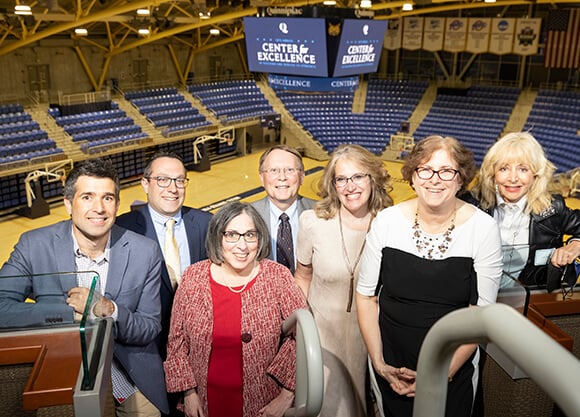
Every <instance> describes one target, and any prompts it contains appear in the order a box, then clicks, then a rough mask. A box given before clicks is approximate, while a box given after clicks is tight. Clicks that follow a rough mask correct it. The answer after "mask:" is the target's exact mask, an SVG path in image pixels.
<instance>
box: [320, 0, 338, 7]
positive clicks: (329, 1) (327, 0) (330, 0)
mask: <svg viewBox="0 0 580 417" xmlns="http://www.w3.org/2000/svg"><path fill="white" fill-rule="evenodd" d="M322 4H324V5H325V6H336V0H324V1H323V2H322Z"/></svg>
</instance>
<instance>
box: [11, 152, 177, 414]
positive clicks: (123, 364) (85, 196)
mask: <svg viewBox="0 0 580 417" xmlns="http://www.w3.org/2000/svg"><path fill="white" fill-rule="evenodd" d="M64 205H65V208H66V210H67V212H68V214H69V215H70V216H71V219H70V220H66V221H63V222H60V223H57V224H54V225H51V226H47V227H43V228H40V229H36V230H32V231H29V232H26V233H24V234H22V236H21V237H20V239H19V241H18V243H17V244H16V246H15V247H14V251H13V252H12V254H11V255H10V258H9V259H8V261H7V262H6V263H5V264H4V265H3V266H2V269H0V276H4V277H6V276H13V275H25V276H28V277H20V278H3V279H0V327H14V326H37V325H47V324H54V323H73V322H74V321H75V316H76V317H77V318H78V316H79V315H80V314H81V313H82V312H83V310H84V306H85V304H86V300H87V295H88V291H89V290H88V288H86V287H82V283H80V282H77V279H79V280H80V278H79V277H77V275H78V276H80V275H81V274H68V275H60V276H59V277H58V278H56V279H54V278H53V279H51V277H50V276H38V275H36V274H43V273H44V274H47V273H55V272H69V271H89V270H91V271H96V272H97V273H98V274H99V276H100V279H101V282H100V294H99V295H100V296H101V297H102V298H101V297H99V298H100V302H99V303H98V305H99V308H98V309H97V308H94V309H93V311H92V312H91V314H92V315H93V316H97V317H98V316H101V317H112V318H113V320H114V323H115V324H114V337H115V345H114V357H113V366H112V375H113V394H114V396H115V398H116V400H117V403H116V406H117V409H118V410H119V411H127V412H140V413H141V414H139V415H143V416H151V417H153V416H159V415H160V411H161V412H167V411H168V408H169V407H168V404H167V396H166V392H165V391H166V390H165V378H164V373H163V364H162V360H161V357H160V355H159V352H158V350H157V346H156V344H155V339H156V337H157V335H158V334H159V332H160V330H161V303H160V297H159V287H160V276H161V266H162V255H161V253H160V251H159V248H158V247H157V245H155V243H154V242H152V241H151V240H150V239H147V238H144V237H143V236H140V235H138V234H136V233H133V232H130V231H128V230H125V229H123V228H120V227H118V226H115V225H114V222H115V215H116V213H117V209H118V207H119V179H118V176H117V173H116V171H115V169H114V167H113V165H112V164H111V162H110V161H104V160H101V159H94V160H87V161H84V162H83V163H81V164H79V165H77V166H75V168H74V169H73V170H72V171H71V173H70V175H69V176H68V178H67V180H66V183H65V188H64ZM33 274H34V276H32V275H33ZM28 297H30V298H33V299H34V300H35V301H36V302H35V303H25V302H24V301H25V299H26V298H28Z"/></svg>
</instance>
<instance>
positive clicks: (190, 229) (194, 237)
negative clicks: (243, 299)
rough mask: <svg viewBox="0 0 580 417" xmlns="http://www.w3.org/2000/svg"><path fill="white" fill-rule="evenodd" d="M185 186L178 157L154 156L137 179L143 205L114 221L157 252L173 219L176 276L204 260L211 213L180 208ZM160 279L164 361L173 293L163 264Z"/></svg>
mask: <svg viewBox="0 0 580 417" xmlns="http://www.w3.org/2000/svg"><path fill="white" fill-rule="evenodd" d="M188 182H189V180H188V179H187V170H186V169H185V166H184V164H183V161H182V159H181V157H180V156H179V155H177V154H176V153H173V152H163V151H161V152H157V153H156V154H154V155H153V156H152V157H151V159H150V160H149V162H148V163H147V166H146V167H145V170H144V172H143V178H142V179H141V185H142V186H143V189H144V191H145V194H147V204H146V205H144V206H141V207H139V208H138V209H136V210H133V211H130V212H128V213H125V214H122V215H120V216H119V217H118V218H117V225H119V226H122V227H125V228H127V229H129V230H132V231H134V232H136V233H139V234H140V235H144V236H147V237H148V238H150V239H153V240H154V241H155V242H157V244H158V246H159V248H163V247H164V243H165V242H164V241H165V223H166V222H167V220H168V219H170V218H173V219H174V220H175V226H174V227H175V233H174V234H175V238H176V240H177V243H178V247H179V254H180V261H181V262H180V271H179V272H180V275H181V273H182V272H183V271H184V270H185V268H187V267H188V266H189V265H191V264H193V263H195V262H197V261H201V260H202V259H206V258H207V255H206V252H205V237H206V235H207V227H208V225H209V221H210V219H211V216H212V215H211V213H207V212H205V211H202V210H198V209H194V208H191V207H184V206H183V202H184V200H185V192H186V187H187V184H188ZM161 277H162V279H161V324H162V330H161V333H160V334H159V337H158V346H159V351H160V353H161V356H162V358H165V355H166V349H167V336H168V334H169V322H170V318H171V307H172V304H173V295H174V293H175V289H174V285H172V282H171V279H170V277H169V272H168V270H167V267H166V265H165V263H164V264H163V267H162V269H161Z"/></svg>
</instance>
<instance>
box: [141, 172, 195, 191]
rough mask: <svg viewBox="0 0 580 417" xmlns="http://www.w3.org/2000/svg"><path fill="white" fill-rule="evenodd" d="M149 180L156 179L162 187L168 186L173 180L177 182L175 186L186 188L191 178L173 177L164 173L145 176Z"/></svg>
mask: <svg viewBox="0 0 580 417" xmlns="http://www.w3.org/2000/svg"><path fill="white" fill-rule="evenodd" d="M145 178H146V179H147V180H149V181H151V180H155V182H157V185H158V186H160V187H161V188H167V187H169V186H170V185H171V182H172V181H173V182H175V186H176V187H177V188H185V187H187V184H189V178H171V177H164V176H162V175H158V176H157V177H145Z"/></svg>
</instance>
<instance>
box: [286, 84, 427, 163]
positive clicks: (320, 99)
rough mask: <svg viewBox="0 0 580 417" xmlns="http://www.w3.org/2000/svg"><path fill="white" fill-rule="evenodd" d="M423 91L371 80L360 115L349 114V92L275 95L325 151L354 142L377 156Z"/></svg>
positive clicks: (419, 86) (421, 86)
mask: <svg viewBox="0 0 580 417" xmlns="http://www.w3.org/2000/svg"><path fill="white" fill-rule="evenodd" d="M426 88H427V83H422V82H410V81H389V80H378V79H375V80H371V81H369V84H368V89H367V98H366V104H365V111H364V112H363V113H353V111H352V108H353V97H354V93H352V92H343V93H312V94H300V93H296V92H290V91H278V92H277V95H278V97H279V98H280V100H281V101H282V103H284V106H285V107H286V108H287V109H288V111H289V112H290V113H291V114H292V116H293V117H294V118H295V119H296V120H297V121H298V122H299V123H300V124H302V126H303V127H304V129H306V130H307V131H308V132H310V133H311V134H312V136H313V137H314V139H316V140H318V141H319V142H320V144H321V145H322V146H323V148H324V149H325V150H326V151H327V152H329V153H331V152H332V151H334V149H336V147H337V146H338V145H340V144H343V143H357V144H359V145H361V146H364V147H365V148H367V149H368V150H369V151H371V152H373V153H375V154H377V155H378V154H381V153H382V152H383V151H384V149H385V147H386V146H387V145H388V144H389V141H390V138H391V135H393V134H396V133H397V132H398V131H399V129H400V127H401V122H405V121H407V120H408V119H409V117H410V115H411V113H412V112H413V110H414V109H415V107H416V106H417V104H418V103H419V100H420V99H421V96H422V95H423V93H424V92H425V89H426Z"/></svg>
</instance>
